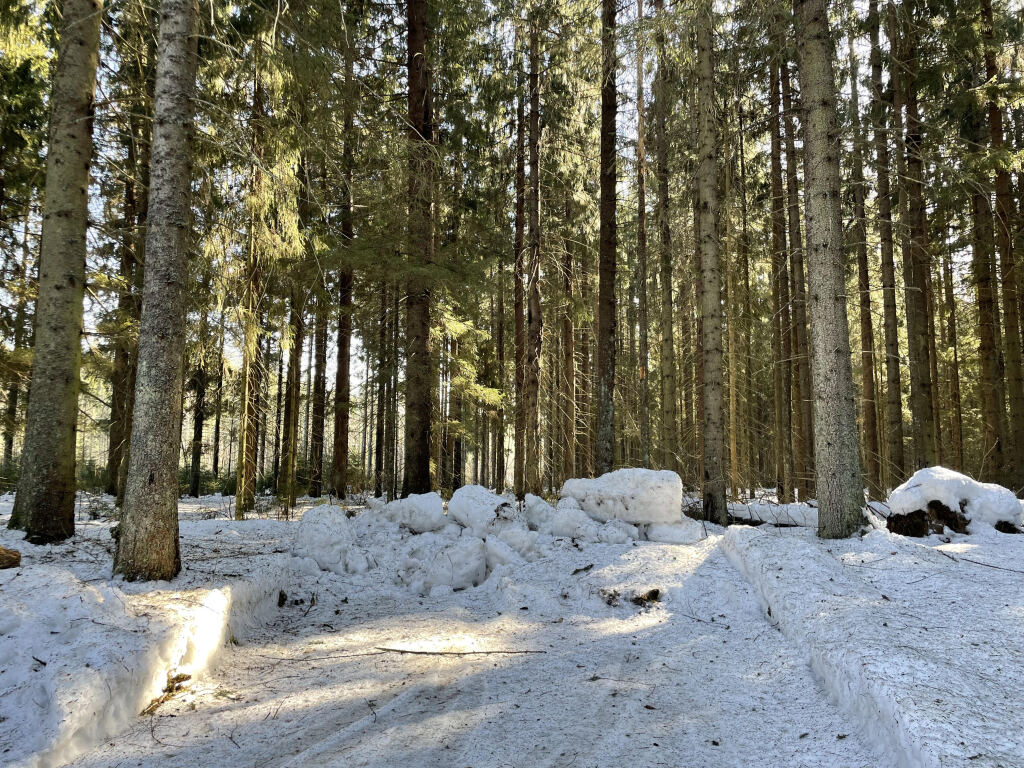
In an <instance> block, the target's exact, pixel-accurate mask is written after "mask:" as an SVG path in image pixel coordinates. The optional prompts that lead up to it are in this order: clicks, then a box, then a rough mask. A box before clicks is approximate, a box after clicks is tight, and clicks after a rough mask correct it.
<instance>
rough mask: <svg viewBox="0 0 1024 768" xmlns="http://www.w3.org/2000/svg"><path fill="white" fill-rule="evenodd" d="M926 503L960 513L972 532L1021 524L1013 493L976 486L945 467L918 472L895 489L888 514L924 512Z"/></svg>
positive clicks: (989, 484) (1017, 505)
mask: <svg viewBox="0 0 1024 768" xmlns="http://www.w3.org/2000/svg"><path fill="white" fill-rule="evenodd" d="M929 501H939V502H941V503H942V504H943V505H945V506H946V507H948V508H949V509H951V510H953V511H954V512H956V511H962V512H963V514H964V516H965V517H966V518H967V519H968V520H969V521H970V524H969V525H968V530H969V531H970V532H971V533H977V532H978V531H979V530H980V528H979V527H978V524H981V525H985V526H994V525H995V524H996V523H998V522H1006V523H1010V524H1012V525H1015V526H1018V527H1019V526H1020V525H1021V503H1020V501H1019V500H1018V499H1017V497H1016V496H1015V495H1014V493H1013V491H1011V490H1008V489H1007V488H1003V487H1002V486H1000V485H995V484H993V483H979V482H977V481H976V480H972V479H971V478H969V477H967V476H966V475H962V474H960V473H959V472H954V471H953V470H952V469H947V468H945V467H928V468H926V469H920V470H918V471H917V472H915V473H914V474H913V476H912V477H911V478H910V479H909V480H907V482H905V483H903V485H901V486H899V487H898V488H896V490H894V491H893V492H892V494H891V495H890V496H889V509H890V514H894V515H906V514H908V513H910V512H914V511H916V510H919V509H926V508H927V506H928V502H929Z"/></svg>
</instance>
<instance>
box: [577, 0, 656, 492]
mask: <svg viewBox="0 0 1024 768" xmlns="http://www.w3.org/2000/svg"><path fill="white" fill-rule="evenodd" d="M639 1H640V2H642V0H639ZM571 222H572V202H571V200H570V194H569V191H568V190H566V192H565V227H566V236H565V243H564V246H563V252H562V259H563V260H562V300H563V301H564V304H565V306H564V309H563V312H562V361H561V365H560V366H559V368H560V369H561V371H560V374H561V375H560V379H561V380H560V385H561V397H560V400H561V402H560V403H559V409H558V411H557V412H558V413H560V414H561V422H562V428H561V433H562V434H561V443H562V465H561V474H562V479H563V480H567V479H569V478H570V477H572V476H573V472H574V470H575V467H576V332H575V329H574V328H573V312H574V311H575V309H576V299H575V297H574V296H573V282H574V281H573V278H574V270H575V267H574V266H573V249H572V234H571V233H572V227H571Z"/></svg>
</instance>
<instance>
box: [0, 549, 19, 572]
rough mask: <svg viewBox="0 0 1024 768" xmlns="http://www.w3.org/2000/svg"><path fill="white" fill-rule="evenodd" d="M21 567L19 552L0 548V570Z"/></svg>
mask: <svg viewBox="0 0 1024 768" xmlns="http://www.w3.org/2000/svg"><path fill="white" fill-rule="evenodd" d="M20 565H21V552H18V551H17V550H16V549H7V548H6V547H0V568H17V567H18V566H20Z"/></svg>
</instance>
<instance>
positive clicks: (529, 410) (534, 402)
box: [523, 10, 544, 495]
mask: <svg viewBox="0 0 1024 768" xmlns="http://www.w3.org/2000/svg"><path fill="white" fill-rule="evenodd" d="M529 22H530V80H529V82H530V122H529V130H528V133H529V145H530V188H529V194H528V195H527V198H526V202H527V209H528V218H529V224H528V227H529V258H528V259H527V263H526V359H525V362H526V370H525V371H524V379H523V402H524V409H525V419H526V423H525V427H526V431H525V436H524V439H525V457H524V460H525V462H526V466H525V473H526V476H525V482H526V486H525V487H526V490H528V491H529V492H530V493H533V494H536V495H540V493H541V491H542V488H541V479H542V478H543V471H542V469H543V468H542V466H541V463H542V461H543V459H542V454H541V431H540V358H541V343H542V339H543V325H544V315H543V312H542V307H541V301H540V244H541V243H540V238H541V229H540V130H541V128H540V41H539V35H540V30H539V26H540V19H539V18H538V17H537V13H536V10H535V11H534V13H533V14H531V17H530V20H529Z"/></svg>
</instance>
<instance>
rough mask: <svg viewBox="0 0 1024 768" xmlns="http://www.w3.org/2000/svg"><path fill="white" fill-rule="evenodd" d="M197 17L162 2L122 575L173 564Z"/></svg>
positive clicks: (177, 565)
mask: <svg viewBox="0 0 1024 768" xmlns="http://www.w3.org/2000/svg"><path fill="white" fill-rule="evenodd" d="M197 24H198V6H197V5H196V4H195V2H194V0H162V3H161V8H160V32H159V42H158V49H157V73H156V95H155V104H154V120H155V122H154V126H153V149H152V166H151V171H150V188H151V189H150V210H149V220H148V231H147V233H146V276H145V282H144V286H143V298H142V325H141V327H140V330H139V363H138V365H139V367H138V374H137V379H136V391H135V411H134V420H133V425H132V442H131V456H130V465H129V468H128V481H127V484H126V488H125V501H124V514H123V517H122V521H121V529H120V530H121V532H120V536H119V537H118V541H117V549H116V552H115V554H114V572H115V573H120V574H122V575H123V576H124V577H125V579H127V580H129V581H131V580H137V579H142V580H150V579H170V578H172V577H173V576H174V575H175V574H177V573H178V571H179V570H180V569H181V556H180V550H179V544H178V447H179V445H180V439H181V395H182V387H183V370H182V369H183V358H184V351H185V322H186V312H185V306H186V302H185V287H186V282H187V278H188V253H189V247H190V229H191V227H190V224H191V222H190V218H191V209H190V193H191V181H192V152H191V138H192V137H191V133H192V121H193V114H194V110H193V100H192V96H193V92H194V89H195V82H196V58H197V57H196V46H197V41H198V35H197Z"/></svg>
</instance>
